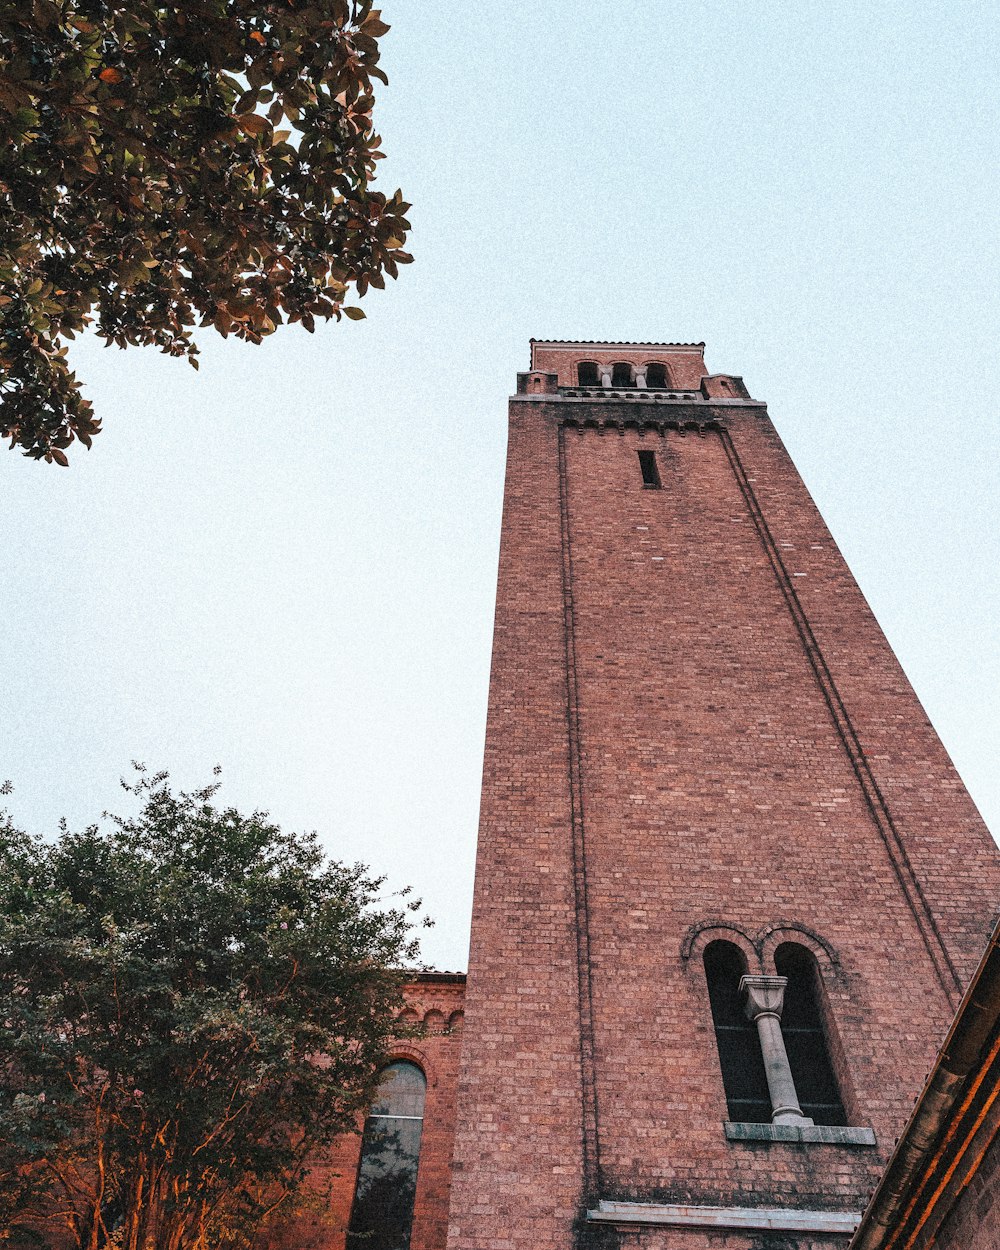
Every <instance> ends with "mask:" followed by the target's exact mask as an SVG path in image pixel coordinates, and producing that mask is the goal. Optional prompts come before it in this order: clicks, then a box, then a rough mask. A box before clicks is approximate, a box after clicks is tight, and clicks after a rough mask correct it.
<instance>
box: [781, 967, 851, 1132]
mask: <svg viewBox="0 0 1000 1250" xmlns="http://www.w3.org/2000/svg"><path fill="white" fill-rule="evenodd" d="M774 966H775V968H776V969H777V970H778V975H779V976H782V977H787V978H788V985H787V986H786V987H785V1006H784V1008H783V1010H782V1012H781V1033H782V1036H783V1037H784V1039H785V1050H786V1051H787V1052H788V1064H789V1067H790V1068H791V1069H792V1080H793V1081H794V1082H795V1092H796V1093H797V1094H798V1096H799V1106H800V1107H801V1108H802V1114H803V1115H807V1116H809V1117H810V1118H811V1119H813V1120H815V1122H816V1123H817V1124H846V1123H847V1117H846V1116H845V1114H844V1105H843V1103H842V1101H841V1098H840V1091H839V1090H838V1088H837V1078H836V1077H835V1076H834V1074H833V1064H832V1063H831V1062H830V1052H829V1048H828V1046H827V1043H826V1031H825V1029H824V1028H823V1017H822V1015H821V1013H820V1007H819V979H818V970H817V968H816V961H815V959H814V958H813V956H812V953H811V952H810V951H808V950H807V949H806V948H805V947H804V946H798V945H796V944H795V943H794V942H786V943H785V944H784V945H783V946H779V947H778V949H777V951H776V952H775V956H774Z"/></svg>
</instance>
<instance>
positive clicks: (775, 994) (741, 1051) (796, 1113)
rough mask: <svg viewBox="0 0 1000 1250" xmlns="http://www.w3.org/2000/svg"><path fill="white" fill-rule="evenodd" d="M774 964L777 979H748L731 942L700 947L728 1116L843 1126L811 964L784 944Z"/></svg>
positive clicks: (802, 950)
mask: <svg viewBox="0 0 1000 1250" xmlns="http://www.w3.org/2000/svg"><path fill="white" fill-rule="evenodd" d="M774 965H775V971H776V973H777V976H773V977H772V976H748V975H747V963H746V958H745V956H744V954H743V952H742V951H741V950H740V948H739V947H738V946H736V945H735V943H733V942H726V941H722V940H719V941H715V942H710V943H709V944H708V946H707V947H706V948H705V977H706V979H707V981H708V996H709V1002H710V1003H711V1008H712V1023H713V1024H714V1026H715V1039H716V1043H717V1045H718V1050H719V1064H720V1067H721V1068H722V1083H723V1086H724V1087H725V1091H726V1104H727V1107H728V1111H729V1118H730V1120H732V1121H734V1122H737V1123H743V1124H770V1123H771V1122H772V1120H774V1121H776V1122H779V1123H812V1124H823V1125H846V1124H847V1117H846V1115H845V1113H844V1104H843V1100H842V1098H841V1096H840V1091H839V1089H838V1086H837V1078H836V1076H835V1075H834V1070H833V1064H832V1062H831V1060H830V1052H829V1048H828V1045H827V1037H826V1030H825V1028H824V1026H823V1015H822V1010H821V984H820V979H819V969H818V967H817V965H816V959H815V957H814V955H813V953H812V952H811V951H810V950H808V949H807V948H806V947H805V946H801V945H799V944H798V943H797V942H785V943H783V944H782V945H781V946H779V947H778V949H777V951H776V952H775V956H774ZM779 1021H780V1033H779V1031H778V1022H779ZM765 1052H766V1055H767V1065H768V1066H767V1068H766V1069H765ZM768 1073H769V1074H770V1082H769V1079H768Z"/></svg>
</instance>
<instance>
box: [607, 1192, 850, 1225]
mask: <svg viewBox="0 0 1000 1250" xmlns="http://www.w3.org/2000/svg"><path fill="white" fill-rule="evenodd" d="M587 1219H588V1221H590V1222H591V1223H594V1224H667V1225H672V1226H673V1227H674V1228H719V1229H722V1228H763V1229H770V1230H772V1231H774V1232H788V1233H853V1232H854V1230H855V1229H856V1228H857V1226H858V1224H859V1222H860V1220H861V1212H860V1211H857V1212H855V1211H795V1210H789V1209H788V1208H787V1207H698V1206H688V1205H685V1204H681V1203H655V1202H606V1201H604V1200H602V1201H600V1202H599V1203H598V1204H597V1208H596V1210H592V1211H588V1212H587Z"/></svg>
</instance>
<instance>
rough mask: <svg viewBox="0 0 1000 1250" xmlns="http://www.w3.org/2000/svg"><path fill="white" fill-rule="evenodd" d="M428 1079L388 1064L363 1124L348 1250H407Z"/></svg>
mask: <svg viewBox="0 0 1000 1250" xmlns="http://www.w3.org/2000/svg"><path fill="white" fill-rule="evenodd" d="M426 1092H427V1079H426V1077H425V1076H424V1074H423V1072H421V1071H420V1069H419V1068H418V1067H417V1065H416V1064H415V1063H408V1062H407V1061H406V1060H398V1061H397V1062H396V1063H390V1064H389V1066H388V1067H387V1068H386V1069H385V1071H384V1072H383V1074H382V1081H381V1084H380V1085H379V1088H378V1093H377V1095H376V1097H375V1102H374V1104H373V1105H372V1109H371V1111H370V1112H369V1113H368V1118H367V1119H366V1120H365V1129H364V1134H363V1136H362V1139H361V1159H360V1162H359V1163H358V1182H357V1186H356V1188H355V1190H354V1206H353V1208H352V1210H351V1223H350V1227H349V1229H348V1233H347V1245H348V1247H349V1248H350V1250H362V1248H363V1250H409V1247H410V1232H411V1229H412V1227H413V1203H414V1199H415V1198H416V1193H417V1163H418V1161H419V1158H420V1136H421V1133H422V1131H423V1127H424V1098H425V1095H426Z"/></svg>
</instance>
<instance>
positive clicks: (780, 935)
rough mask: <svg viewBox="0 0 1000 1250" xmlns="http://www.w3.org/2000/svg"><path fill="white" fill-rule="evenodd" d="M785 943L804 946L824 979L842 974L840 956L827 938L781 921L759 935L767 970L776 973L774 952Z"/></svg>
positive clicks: (810, 930) (759, 945)
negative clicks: (813, 958) (814, 960)
mask: <svg viewBox="0 0 1000 1250" xmlns="http://www.w3.org/2000/svg"><path fill="white" fill-rule="evenodd" d="M783 942H795V943H797V944H798V945H799V946H804V947H805V948H806V949H807V950H809V951H811V952H812V954H813V955H814V956H815V959H816V963H817V965H818V966H819V970H820V972H821V973H822V975H823V976H824V977H833V976H837V975H838V974H839V972H840V956H839V955H838V954H837V951H836V949H835V948H834V947H833V946H832V945H831V943H829V942H828V941H827V940H826V939H825V938H823V937H820V935H819V934H818V933H814V932H813V930H812V929H807V928H805V927H804V926H803V925H796V924H788V923H785V922H784V921H779V922H778V923H777V924H773V925H768V926H767V928H765V929H762V930H761V931H760V933H759V934H758V935H757V945H758V947H759V949H760V957H761V962H762V964H763V967H764V968H765V970H766V971H767V972H768V973H769V974H771V973H773V972H774V952H775V951H776V950H777V949H778V947H779V946H781V944H782V943H783Z"/></svg>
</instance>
